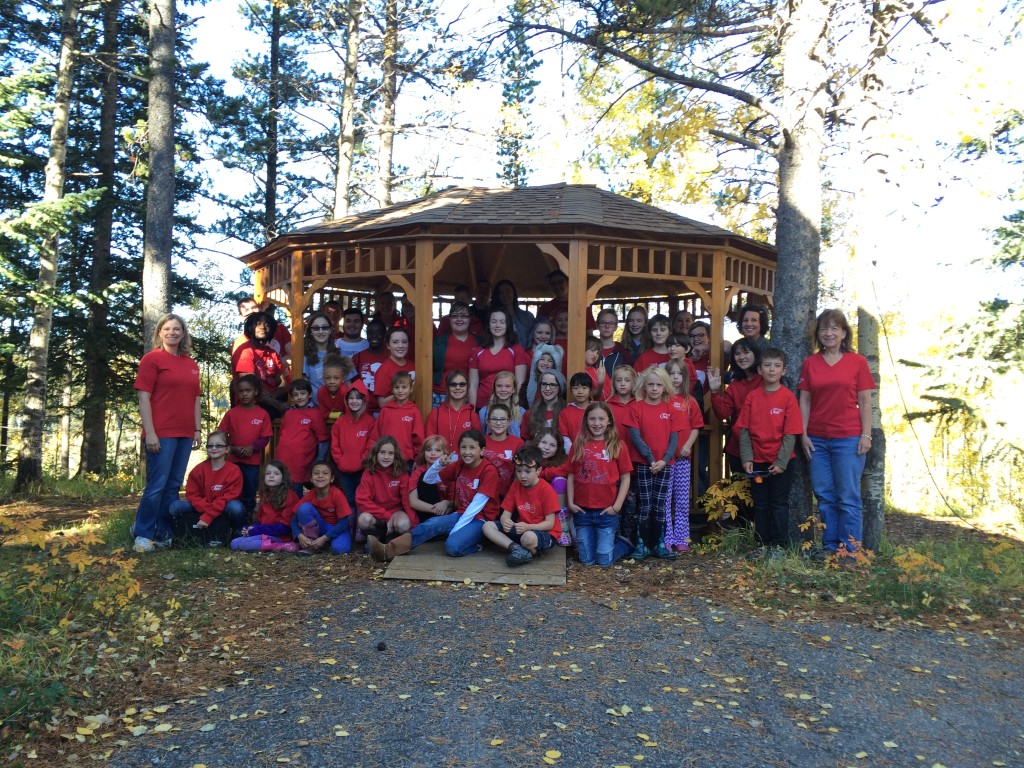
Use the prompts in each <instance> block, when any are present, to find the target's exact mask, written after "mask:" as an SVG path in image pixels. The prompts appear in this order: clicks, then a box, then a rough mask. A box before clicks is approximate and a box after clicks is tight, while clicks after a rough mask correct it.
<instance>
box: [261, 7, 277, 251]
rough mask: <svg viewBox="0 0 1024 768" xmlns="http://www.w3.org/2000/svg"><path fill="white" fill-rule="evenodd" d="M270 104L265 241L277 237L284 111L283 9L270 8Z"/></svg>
mask: <svg viewBox="0 0 1024 768" xmlns="http://www.w3.org/2000/svg"><path fill="white" fill-rule="evenodd" d="M268 96H269V98H268V104H267V107H268V109H267V186H266V189H265V190H264V193H263V237H264V242H265V243H269V242H270V241H271V240H273V239H274V238H275V237H277V155H278V146H277V143H278V135H277V121H278V115H279V113H280V110H281V6H280V4H279V3H277V2H273V1H272V2H271V4H270V93H269V94H268Z"/></svg>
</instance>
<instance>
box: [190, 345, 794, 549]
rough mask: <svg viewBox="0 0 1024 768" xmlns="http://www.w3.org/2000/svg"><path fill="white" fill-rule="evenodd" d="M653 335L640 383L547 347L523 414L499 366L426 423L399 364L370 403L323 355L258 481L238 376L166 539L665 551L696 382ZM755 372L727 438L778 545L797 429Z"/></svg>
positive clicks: (680, 514)
mask: <svg viewBox="0 0 1024 768" xmlns="http://www.w3.org/2000/svg"><path fill="white" fill-rule="evenodd" d="M655 330H656V329H655V328H654V327H653V325H652V328H651V333H652V337H653V338H654V339H655V345H654V346H653V347H652V349H651V353H653V356H650V355H651V353H648V354H649V356H650V359H645V358H643V356H641V359H640V361H639V362H641V363H642V364H644V365H645V366H646V367H644V368H643V369H642V370H641V372H640V373H639V374H638V373H636V371H635V370H634V368H632V367H630V366H626V365H620V366H618V367H616V368H615V369H614V371H613V372H612V374H611V376H608V375H607V373H606V371H605V367H604V366H603V365H602V364H601V361H602V356H601V341H600V340H599V339H597V338H594V339H593V342H596V344H594V343H592V342H591V341H589V340H588V344H587V359H586V364H587V367H586V370H585V371H581V372H579V373H576V374H573V376H572V377H571V378H570V379H569V381H568V386H566V381H565V378H564V376H562V374H561V372H560V371H559V370H558V364H557V361H556V360H555V357H556V356H555V355H548V358H549V359H547V360H545V354H544V352H543V350H541V352H540V354H535V355H534V365H533V368H532V370H531V375H530V379H529V385H530V386H529V393H530V394H531V395H532V398H531V403H530V408H529V409H524V408H522V407H521V406H520V405H519V392H517V387H516V380H515V377H514V375H513V374H512V373H511V372H507V373H499V374H498V375H497V376H496V377H495V379H494V386H493V389H492V392H491V394H490V397H489V399H488V401H487V404H486V406H485V407H483V408H481V409H480V411H479V413H478V412H477V411H476V409H474V408H473V407H472V405H471V404H469V403H468V401H467V395H468V389H467V386H468V377H467V375H466V373H465V372H463V371H451V372H450V373H449V374H448V376H447V377H446V381H445V386H446V398H445V400H444V402H442V403H441V404H440V405H439V406H437V407H435V408H434V409H433V410H432V411H431V412H430V414H429V415H428V417H427V419H426V422H425V423H424V420H423V419H422V418H421V416H420V412H419V409H418V408H417V406H416V405H415V403H413V402H412V400H411V396H412V384H413V376H414V374H413V373H412V371H411V370H410V369H408V368H407V367H405V366H403V365H401V364H398V365H396V366H394V367H395V368H396V370H394V371H390V369H389V370H388V371H384V370H382V369H384V368H385V367H386V366H383V365H382V366H380V367H379V368H378V369H377V370H376V386H375V392H374V393H371V392H370V391H369V390H368V388H367V386H366V384H365V382H364V380H363V378H362V377H357V378H356V379H355V380H354V381H351V382H350V383H348V384H345V383H344V379H345V378H346V376H347V375H348V374H349V373H350V372H351V370H352V369H351V364H350V362H349V361H348V360H347V359H345V358H341V357H336V356H333V355H331V356H328V358H327V359H326V360H325V361H324V376H323V380H324V385H323V386H322V387H320V389H319V391H318V392H316V393H314V392H313V391H312V389H311V386H310V384H309V382H308V381H306V380H304V379H299V380H297V381H294V382H293V383H292V384H291V385H290V388H289V397H290V403H291V407H290V408H289V410H288V411H286V412H285V414H284V416H283V417H282V419H281V423H280V429H279V435H278V439H277V441H276V445H275V446H274V450H273V459H272V460H270V461H267V462H266V463H265V464H264V465H263V471H262V475H261V473H260V466H261V463H262V458H263V454H264V449H265V448H266V447H267V446H268V444H269V443H270V441H271V438H272V435H273V430H272V425H271V417H270V416H269V414H268V413H267V412H266V411H265V410H263V409H262V408H261V407H260V406H259V405H258V404H257V401H258V393H259V388H260V382H259V380H258V379H257V378H256V377H255V376H252V375H242V376H239V377H238V378H237V379H236V381H235V383H234V394H235V403H236V404H235V405H234V406H233V407H232V408H231V409H230V410H228V412H227V413H226V414H225V415H224V417H223V419H222V420H221V423H220V427H219V429H218V430H217V431H215V432H212V433H211V434H210V437H209V439H208V441H207V450H208V452H209V459H208V461H206V462H203V463H202V464H200V465H199V466H198V467H196V469H195V470H193V472H192V473H191V474H190V476H189V479H188V484H187V487H186V498H185V500H184V501H182V502H179V504H177V505H175V507H174V508H172V517H173V518H174V535H175V537H176V538H177V537H179V536H181V537H184V538H188V537H190V536H194V537H198V538H199V539H200V540H201V541H203V542H206V543H218V542H226V541H228V540H230V542H231V546H232V547H233V548H235V549H243V550H244V549H252V550H268V549H282V550H288V551H294V552H300V553H313V552H316V551H321V550H323V551H326V550H328V549H329V550H330V551H332V552H334V553H338V554H341V553H347V552H349V551H351V550H352V547H353V546H354V544H355V543H357V542H360V543H361V542H362V541H364V540H365V541H366V542H367V545H366V546H367V549H368V551H369V552H370V553H371V554H372V555H373V556H374V557H375V558H376V559H378V560H382V561H387V560H390V559H392V558H393V557H395V556H397V555H400V554H403V553H405V552H407V551H409V550H410V549H412V548H413V547H415V546H418V544H420V543H422V542H423V541H426V540H429V539H432V538H439V537H444V538H445V539H446V544H445V546H446V551H447V552H448V554H450V555H452V556H462V555H468V554H471V553H473V552H476V551H477V550H478V549H479V548H480V545H481V543H482V542H483V540H484V539H486V540H488V541H490V542H493V543H494V544H496V545H497V546H499V547H501V548H502V549H504V550H506V551H507V557H506V561H507V562H508V564H509V565H510V566H515V565H521V564H523V563H525V562H528V561H529V560H530V559H532V558H533V557H534V556H535V555H536V554H538V553H539V552H542V551H544V550H545V549H548V548H550V547H551V546H554V545H557V544H561V545H569V544H575V546H576V548H577V552H578V555H579V559H580V561H581V562H582V563H584V564H588V565H589V564H595V563H596V564H598V565H601V566H604V567H607V566H609V565H610V564H611V563H612V562H614V560H616V559H618V558H620V557H624V556H627V555H629V554H632V556H633V557H634V558H636V559H642V558H645V557H648V556H650V555H654V556H657V557H663V558H672V557H675V556H676V555H677V553H679V552H685V551H686V550H687V549H688V546H689V541H690V529H689V514H690V482H691V478H692V475H693V468H692V459H693V451H694V445H695V442H696V440H697V436H698V432H699V430H700V428H701V427H702V426H703V423H704V422H703V417H702V410H703V409H702V407H701V405H700V404H698V402H697V400H695V399H694V397H693V396H692V395H691V391H692V387H693V383H694V381H695V380H696V377H695V376H694V372H693V366H692V363H690V361H689V360H688V358H687V357H686V354H685V349H684V345H683V344H682V343H680V342H681V341H682V339H674V338H672V337H671V334H668V333H665V334H661V335H663V336H664V338H661V335H657V336H656V335H655ZM657 330H659V331H660V329H657ZM666 330H667V329H666ZM396 336H397V334H396ZM683 338H684V339H685V337H683ZM393 340H394V341H399V339H397V338H395V339H393ZM395 346H398V347H400V346H401V345H400V344H397V345H395ZM685 346H687V347H688V343H687V344H686V345H685ZM662 348H664V349H662ZM395 351H397V352H401V351H404V350H395ZM673 353H675V354H673ZM663 356H664V357H663ZM401 357H402V358H403V359H404V355H401ZM399 363H401V361H399ZM760 369H761V378H762V382H763V383H762V386H761V387H759V388H758V389H757V390H756V391H751V392H750V393H749V395H748V396H747V397H746V400H745V403H743V407H742V409H741V410H740V411H739V412H738V413H736V414H735V426H736V429H737V435H738V438H739V450H740V453H741V458H742V465H743V469H744V470H745V471H746V472H748V473H749V474H751V475H753V476H755V479H757V480H758V481H760V482H757V483H756V484H755V486H754V491H755V493H754V495H755V507H756V509H757V512H756V514H755V525H756V528H757V532H758V535H759V538H760V539H761V540H762V542H763V543H764V544H765V545H766V546H772V545H777V544H781V543H782V542H783V541H784V540H785V537H787V536H788V507H787V506H786V505H787V502H786V499H787V497H788V487H789V478H790V476H791V472H790V468H789V465H788V460H789V458H790V457H791V456H792V452H793V444H794V441H795V436H796V435H799V434H801V432H802V428H801V424H802V420H801V418H800V413H799V408H798V406H797V403H796V399H795V398H794V397H793V395H792V393H790V392H789V390H788V389H786V388H785V387H782V386H781V378H782V375H783V374H784V373H785V358H784V356H782V353H781V352H778V350H769V351H768V352H766V353H764V354H763V355H762V356H761V361H760ZM382 375H386V376H387V377H388V381H387V382H384V381H382V378H381V377H382ZM567 390H568V391H567ZM314 396H315V397H314ZM314 403H315V404H314ZM375 410H376V412H374V411H375ZM453 451H454V453H453ZM236 499H237V501H236Z"/></svg>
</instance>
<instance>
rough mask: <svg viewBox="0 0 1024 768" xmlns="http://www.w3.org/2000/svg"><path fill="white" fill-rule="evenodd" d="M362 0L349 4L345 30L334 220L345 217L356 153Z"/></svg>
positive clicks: (351, 1)
mask: <svg viewBox="0 0 1024 768" xmlns="http://www.w3.org/2000/svg"><path fill="white" fill-rule="evenodd" d="M362 12H363V5H362V0H350V2H349V4H348V30H347V33H346V35H345V78H344V82H343V90H342V94H341V130H340V131H339V133H338V170H337V175H336V176H335V179H334V218H336V219H340V218H343V217H345V216H347V215H348V208H349V204H350V203H351V200H350V193H349V185H350V184H351V182H352V162H353V160H354V159H355V151H356V121H355V112H354V110H355V104H356V70H357V68H358V66H359V19H360V16H361V15H362Z"/></svg>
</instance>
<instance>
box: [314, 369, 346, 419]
mask: <svg viewBox="0 0 1024 768" xmlns="http://www.w3.org/2000/svg"><path fill="white" fill-rule="evenodd" d="M351 373H352V361H351V360H349V359H348V358H347V357H342V356H341V355H327V356H326V357H325V358H324V385H323V386H322V387H320V389H319V390H318V391H317V393H316V404H317V407H318V408H319V409H320V415H321V416H323V419H324V421H325V422H326V423H330V422H333V421H335V420H336V419H337V418H338V417H339V416H341V414H343V413H344V412H345V379H347V378H348V377H349V374H351Z"/></svg>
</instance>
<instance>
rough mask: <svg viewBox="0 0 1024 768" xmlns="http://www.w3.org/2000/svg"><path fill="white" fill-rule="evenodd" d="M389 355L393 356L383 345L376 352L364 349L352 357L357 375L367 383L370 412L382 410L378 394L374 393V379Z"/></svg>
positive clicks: (368, 408)
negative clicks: (378, 401)
mask: <svg viewBox="0 0 1024 768" xmlns="http://www.w3.org/2000/svg"><path fill="white" fill-rule="evenodd" d="M389 357H391V353H390V352H388V351H387V349H385V348H384V347H381V348H380V349H379V350H377V351H376V352H374V351H373V350H372V349H364V350H363V351H362V352H359V353H357V354H356V356H355V357H353V358H352V365H354V366H355V368H356V375H358V376H359V378H361V379H362V380H363V384H365V385H366V391H367V392H369V393H370V396H369V398H367V402H366V408H367V410H368V411H369V412H370V413H376V412H377V411H378V410H380V408H379V406H378V405H377V396H376V395H375V394H374V393H373V387H374V381H375V380H376V376H377V369H379V368H380V366H381V364H382V363H383V362H384V361H385V360H387V359H388V358H389ZM389 386H390V385H389Z"/></svg>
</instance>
